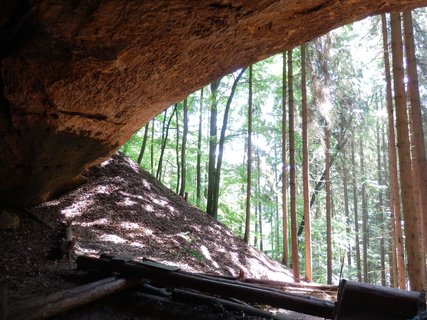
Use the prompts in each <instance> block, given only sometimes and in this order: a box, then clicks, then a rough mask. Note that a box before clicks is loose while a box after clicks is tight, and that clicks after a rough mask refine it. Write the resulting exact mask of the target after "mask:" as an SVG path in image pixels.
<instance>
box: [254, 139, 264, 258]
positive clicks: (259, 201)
mask: <svg viewBox="0 0 427 320" xmlns="http://www.w3.org/2000/svg"><path fill="white" fill-rule="evenodd" d="M257 140H258V141H259V139H257ZM256 158H257V171H258V172H257V196H258V199H257V207H258V210H257V211H258V230H259V233H258V237H259V250H261V251H264V243H263V241H262V238H263V235H262V206H261V160H260V156H259V148H258V147H257V148H256Z"/></svg>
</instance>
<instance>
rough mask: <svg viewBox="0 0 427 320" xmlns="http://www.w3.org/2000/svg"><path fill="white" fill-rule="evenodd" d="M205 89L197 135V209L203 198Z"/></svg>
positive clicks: (201, 100) (201, 98)
mask: <svg viewBox="0 0 427 320" xmlns="http://www.w3.org/2000/svg"><path fill="white" fill-rule="evenodd" d="M203 89H204V88H202V89H201V90H200V110H199V131H198V135H197V160H196V162H197V164H196V204H197V207H200V202H201V198H202V193H201V189H202V169H201V159H202V124H203Z"/></svg>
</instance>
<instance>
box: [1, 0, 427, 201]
mask: <svg viewBox="0 0 427 320" xmlns="http://www.w3.org/2000/svg"><path fill="white" fill-rule="evenodd" d="M426 4H427V0H376V1H372V0H347V1H342V0H305V1H299V0H289V1H283V0H257V1H243V0H234V1H232V0H199V1H188V0H174V1H170V0H145V1H125V0H38V1H37V0H32V1H31V0H20V1H18V0H3V1H2V2H1V3H0V41H1V46H0V47H1V49H0V59H1V78H0V150H1V153H0V178H1V181H2V183H1V184H0V203H3V204H8V205H14V206H27V205H31V204H35V203H39V202H41V201H44V200H46V199H47V198H48V197H49V195H50V194H52V193H54V192H55V189H56V188H62V185H64V184H67V182H68V181H69V180H70V179H73V178H74V177H76V176H78V175H79V174H80V173H81V171H82V169H84V168H85V167H88V166H90V165H93V164H95V163H98V162H100V161H101V160H103V159H105V158H106V157H108V156H109V155H111V154H112V153H113V152H114V151H115V150H117V148H118V147H119V146H120V145H121V144H123V143H124V142H125V141H126V140H127V139H128V138H129V137H130V136H131V135H132V133H133V132H135V131H136V130H138V129H139V128H140V127H141V126H142V125H144V124H145V123H146V122H148V121H149V120H150V119H151V118H152V117H153V116H155V115H156V114H158V113H159V112H161V111H162V110H163V109H164V108H165V107H167V106H169V105H170V104H172V103H174V102H177V101H179V100H181V99H183V97H185V96H186V95H187V94H189V93H191V92H192V91H194V90H197V89H198V88H200V87H202V86H203V85H205V84H207V83H209V82H210V81H212V80H214V79H216V78H218V77H219V76H221V75H224V74H226V73H228V72H231V71H233V70H235V69H236V68H238V67H243V66H246V65H248V64H250V63H252V62H255V61H259V60H261V59H263V58H266V57H268V56H270V55H272V54H274V53H278V52H281V51H283V50H287V49H290V48H292V47H295V46H297V45H300V44H302V43H304V42H305V41H308V40H311V39H313V38H315V37H316V36H319V35H321V34H324V33H325V32H327V31H329V30H331V29H333V28H335V27H338V26H341V25H344V24H346V23H349V22H352V21H355V20H358V19H361V18H363V17H365V16H367V15H370V14H376V13H381V12H384V11H388V10H403V9H408V8H414V7H417V6H422V5H426Z"/></svg>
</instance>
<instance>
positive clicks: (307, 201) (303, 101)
mask: <svg viewBox="0 0 427 320" xmlns="http://www.w3.org/2000/svg"><path fill="white" fill-rule="evenodd" d="M305 66H306V54H305V45H302V46H301V118H302V181H303V199H304V226H305V229H304V231H305V232H304V238H305V278H306V280H307V281H309V282H310V281H311V280H312V274H311V222H310V197H309V194H310V190H309V188H310V185H309V183H308V177H309V168H308V112H307V85H306V68H305Z"/></svg>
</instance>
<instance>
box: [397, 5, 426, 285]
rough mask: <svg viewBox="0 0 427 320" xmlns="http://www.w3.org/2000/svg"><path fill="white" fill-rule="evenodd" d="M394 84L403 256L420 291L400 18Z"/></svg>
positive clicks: (421, 280)
mask: <svg viewBox="0 0 427 320" xmlns="http://www.w3.org/2000/svg"><path fill="white" fill-rule="evenodd" d="M391 31H392V52H393V55H392V56H393V75H394V77H393V84H394V92H395V104H396V131H397V146H398V155H399V169H400V172H399V175H400V181H401V192H402V207H403V215H404V221H405V237H406V242H405V246H406V253H407V257H408V274H409V283H410V288H411V290H413V291H419V290H421V289H422V288H423V286H424V283H425V280H424V268H425V265H424V261H423V260H424V259H423V254H422V253H421V246H420V242H421V239H420V233H419V223H420V221H419V219H418V215H417V213H416V209H415V201H414V185H413V181H412V169H411V154H410V144H409V132H408V115H407V108H406V97H405V87H404V70H403V48H402V30H401V24H400V14H399V13H392V14H391Z"/></svg>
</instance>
